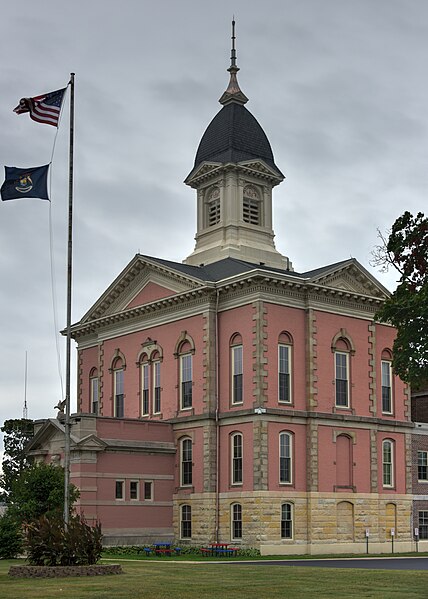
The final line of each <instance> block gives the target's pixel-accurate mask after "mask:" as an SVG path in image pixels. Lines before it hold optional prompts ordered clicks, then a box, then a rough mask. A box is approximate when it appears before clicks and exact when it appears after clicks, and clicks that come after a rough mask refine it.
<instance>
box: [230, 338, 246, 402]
mask: <svg viewBox="0 0 428 599" xmlns="http://www.w3.org/2000/svg"><path fill="white" fill-rule="evenodd" d="M240 340H241V338H240V337H239V336H236V337H235V338H234V342H236V341H238V344H237V345H232V347H231V361H232V403H233V404H241V403H242V402H243V385H242V376H243V365H242V344H241V343H239V341H240Z"/></svg>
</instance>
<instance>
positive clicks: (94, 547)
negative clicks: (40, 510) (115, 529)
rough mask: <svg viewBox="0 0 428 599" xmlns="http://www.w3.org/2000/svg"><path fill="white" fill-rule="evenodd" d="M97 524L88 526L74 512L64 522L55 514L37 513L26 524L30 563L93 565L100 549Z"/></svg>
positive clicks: (97, 558)
mask: <svg viewBox="0 0 428 599" xmlns="http://www.w3.org/2000/svg"><path fill="white" fill-rule="evenodd" d="M101 540H102V533H101V525H100V524H99V523H97V524H96V525H95V526H93V527H92V526H89V525H88V524H87V523H86V522H85V519H84V518H83V517H82V516H80V515H78V514H75V515H72V516H70V520H69V523H68V525H67V526H66V525H65V523H64V520H63V518H62V517H61V516H59V515H53V516H41V517H40V518H38V519H37V520H33V521H32V522H30V523H29V524H27V537H26V549H27V553H28V555H27V559H28V561H29V562H30V564H32V565H34V566H79V565H80V566H83V565H91V564H95V563H96V562H97V561H98V560H99V558H100V556H101V551H102V544H101Z"/></svg>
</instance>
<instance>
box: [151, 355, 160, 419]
mask: <svg viewBox="0 0 428 599" xmlns="http://www.w3.org/2000/svg"><path fill="white" fill-rule="evenodd" d="M160 412H161V363H160V360H155V361H154V362H153V413H154V414H160Z"/></svg>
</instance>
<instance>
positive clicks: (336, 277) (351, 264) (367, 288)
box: [310, 258, 389, 299]
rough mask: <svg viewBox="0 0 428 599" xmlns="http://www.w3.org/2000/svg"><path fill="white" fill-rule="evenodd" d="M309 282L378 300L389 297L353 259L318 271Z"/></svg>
mask: <svg viewBox="0 0 428 599" xmlns="http://www.w3.org/2000/svg"><path fill="white" fill-rule="evenodd" d="M310 282H311V283H316V284H317V285H322V286H323V287H330V288H332V289H339V290H342V291H346V292H348V293H358V294H361V295H368V296H371V297H376V298H379V299H387V298H388V297H389V291H388V290H387V289H386V288H385V287H384V286H383V285H382V284H381V283H380V282H379V281H378V280H377V279H376V278H375V277H374V276H373V275H371V274H370V273H369V272H368V271H367V270H366V269H365V268H364V267H363V266H362V265H361V264H360V263H359V262H358V261H357V260H355V259H354V258H352V259H351V260H347V261H345V262H342V263H339V264H338V265H332V266H330V267H325V268H324V269H319V270H318V271H316V274H314V275H312V276H311V277H310Z"/></svg>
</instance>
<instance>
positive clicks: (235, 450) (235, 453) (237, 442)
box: [230, 433, 243, 485]
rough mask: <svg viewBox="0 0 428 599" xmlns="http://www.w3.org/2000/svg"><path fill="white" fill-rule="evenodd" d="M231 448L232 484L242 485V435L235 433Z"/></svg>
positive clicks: (232, 437) (232, 436)
mask: <svg viewBox="0 0 428 599" xmlns="http://www.w3.org/2000/svg"><path fill="white" fill-rule="evenodd" d="M230 448H231V458H232V459H231V475H232V476H231V483H232V485H242V481H243V471H242V466H243V461H242V460H243V439H242V434H241V433H234V434H233V435H231V437H230Z"/></svg>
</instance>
